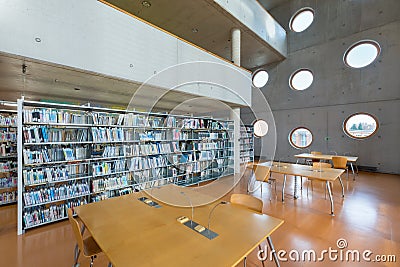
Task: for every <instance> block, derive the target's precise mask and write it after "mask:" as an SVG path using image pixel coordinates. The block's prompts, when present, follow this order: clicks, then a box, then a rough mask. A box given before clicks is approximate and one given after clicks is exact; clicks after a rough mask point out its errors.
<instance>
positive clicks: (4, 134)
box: [0, 131, 17, 142]
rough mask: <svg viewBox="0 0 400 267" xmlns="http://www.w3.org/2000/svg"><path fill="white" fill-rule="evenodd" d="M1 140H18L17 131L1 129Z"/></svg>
mask: <svg viewBox="0 0 400 267" xmlns="http://www.w3.org/2000/svg"><path fill="white" fill-rule="evenodd" d="M0 141H1V142H16V141H17V133H16V132H11V131H0Z"/></svg>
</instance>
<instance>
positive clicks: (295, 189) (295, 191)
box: [294, 175, 297, 199]
mask: <svg viewBox="0 0 400 267" xmlns="http://www.w3.org/2000/svg"><path fill="white" fill-rule="evenodd" d="M294 199H297V175H295V176H294Z"/></svg>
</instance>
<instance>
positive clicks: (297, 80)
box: [289, 69, 314, 90]
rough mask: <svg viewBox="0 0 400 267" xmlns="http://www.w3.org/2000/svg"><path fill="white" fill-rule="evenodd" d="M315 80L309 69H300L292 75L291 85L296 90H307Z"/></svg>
mask: <svg viewBox="0 0 400 267" xmlns="http://www.w3.org/2000/svg"><path fill="white" fill-rule="evenodd" d="M313 80H314V76H313V73H312V72H311V70H308V69H300V70H297V71H295V72H293V74H292V75H291V76H290V79H289V85H290V87H291V88H292V89H294V90H305V89H307V88H308V87H310V86H311V84H312V82H313Z"/></svg>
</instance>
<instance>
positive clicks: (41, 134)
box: [23, 126, 91, 143]
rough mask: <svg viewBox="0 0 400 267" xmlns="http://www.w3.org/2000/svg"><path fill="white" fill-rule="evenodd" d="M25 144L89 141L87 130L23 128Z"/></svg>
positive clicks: (44, 127)
mask: <svg viewBox="0 0 400 267" xmlns="http://www.w3.org/2000/svg"><path fill="white" fill-rule="evenodd" d="M23 134H24V142H25V143H43V142H44V143H47V142H86V141H91V136H90V135H89V134H88V130H87V129H85V128H84V129H60V128H50V127H47V126H32V127H24V129H23Z"/></svg>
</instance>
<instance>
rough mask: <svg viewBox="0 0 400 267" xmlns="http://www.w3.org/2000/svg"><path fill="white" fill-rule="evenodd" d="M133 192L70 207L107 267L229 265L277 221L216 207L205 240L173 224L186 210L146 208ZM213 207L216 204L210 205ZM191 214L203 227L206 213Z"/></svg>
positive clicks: (229, 206) (202, 209) (203, 209)
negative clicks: (104, 257) (211, 235)
mask: <svg viewBox="0 0 400 267" xmlns="http://www.w3.org/2000/svg"><path fill="white" fill-rule="evenodd" d="M141 196H142V194H140V193H134V194H130V195H125V196H121V197H116V198H111V199H107V200H103V201H101V202H97V203H91V204H87V205H83V206H80V207H77V208H75V211H76V213H77V214H78V216H79V218H80V219H81V220H82V221H83V223H84V224H85V225H86V227H87V229H88V231H89V232H90V233H91V234H92V236H93V238H94V239H95V240H96V242H97V243H98V244H99V246H100V248H101V249H102V250H103V251H104V253H105V254H106V255H107V257H108V259H109V260H110V261H111V262H112V264H113V266H116V267H126V266H234V265H236V264H238V263H239V262H240V261H241V260H243V258H244V257H245V256H246V255H247V254H249V253H250V252H251V251H252V250H253V249H255V248H256V247H257V246H258V244H259V243H261V242H262V241H263V240H264V239H265V238H266V237H268V236H269V235H271V234H272V233H273V232H274V231H275V230H276V229H277V228H278V227H279V226H280V225H281V224H282V223H283V220H280V219H277V218H274V217H271V216H268V215H265V214H256V213H254V212H251V211H250V210H247V209H244V208H241V207H239V206H236V205H234V204H225V205H220V206H218V207H217V208H216V209H215V210H214V212H213V214H212V219H211V226H210V228H211V230H212V231H215V232H216V233H218V235H219V236H217V237H216V238H215V239H212V240H209V239H207V238H206V237H204V236H202V235H200V234H199V233H196V232H195V231H193V230H191V229H189V228H188V227H186V226H184V225H182V224H181V223H179V222H178V221H177V220H176V219H177V218H178V217H180V216H182V215H184V216H187V217H188V218H191V208H179V207H174V206H169V205H166V204H162V203H160V204H161V205H162V207H161V208H154V207H150V206H148V205H146V204H144V203H143V202H141V201H139V200H137V198H139V197H141ZM216 203H218V202H216ZM216 203H213V204H211V205H206V206H202V207H198V208H195V209H194V221H195V222H197V223H200V224H201V225H203V226H205V227H207V224H208V217H209V213H210V211H211V209H212V208H213V207H214V205H216Z"/></svg>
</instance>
